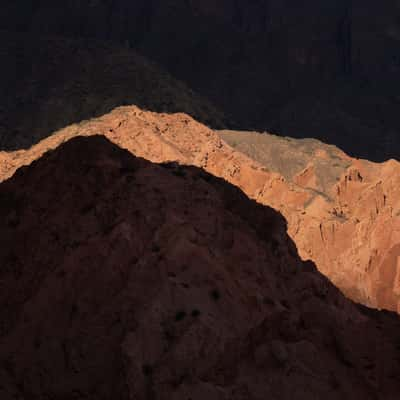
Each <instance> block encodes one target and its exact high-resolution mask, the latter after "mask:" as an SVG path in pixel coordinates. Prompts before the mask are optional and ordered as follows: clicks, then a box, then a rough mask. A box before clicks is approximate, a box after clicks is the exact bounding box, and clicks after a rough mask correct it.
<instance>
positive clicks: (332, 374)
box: [0, 108, 400, 400]
mask: <svg viewBox="0 0 400 400" xmlns="http://www.w3.org/2000/svg"><path fill="white" fill-rule="evenodd" d="M172 126H174V127H175V128H174V129H173V128H172ZM103 129H105V131H104V132H108V134H109V135H110V136H113V137H114V140H115V141H121V143H122V141H124V143H125V144H126V147H129V148H130V150H131V151H132V150H133V149H135V150H136V151H138V152H140V149H142V150H141V151H142V153H144V154H145V153H146V152H150V151H151V149H152V147H154V149H155V151H163V152H164V153H162V154H159V155H156V154H155V153H153V154H154V157H155V158H156V157H158V158H178V157H181V158H182V160H185V159H187V160H189V159H192V160H193V159H196V157H198V158H197V160H199V161H198V162H199V163H200V162H202V163H205V164H206V166H207V167H209V168H216V169H217V168H220V171H221V172H223V173H224V174H226V175H227V176H228V175H229V174H230V173H231V174H232V179H238V182H239V181H240V182H241V183H243V184H244V183H245V179H246V178H247V179H251V176H252V175H251V171H253V168H255V169H254V171H255V176H256V177H258V179H260V182H261V178H262V177H263V179H264V182H269V183H268V185H270V184H271V185H272V187H282V185H283V181H282V180H279V179H275V178H274V179H273V178H272V177H271V176H270V175H268V173H266V172H263V171H262V170H261V169H258V166H257V165H256V164H251V163H250V161H249V162H248V165H245V164H244V163H245V161H246V158H245V157H244V156H241V155H237V154H234V153H233V152H232V150H231V149H229V148H228V147H226V145H225V144H223V143H222V142H221V141H220V140H219V139H218V138H217V137H216V136H215V135H214V134H213V133H212V132H210V131H208V130H205V129H204V128H202V127H201V126H200V125H198V124H196V123H195V122H193V121H191V120H188V119H187V118H186V117H185V116H164V117H158V118H156V116H155V115H152V114H142V113H141V112H140V111H139V110H137V109H135V108H129V109H120V110H116V111H115V113H113V114H111V115H109V116H107V117H105V118H104V119H102V120H99V121H93V122H92V123H88V124H85V125H84V126H82V127H81V128H80V132H82V133H84V132H85V133H87V134H88V135H90V134H91V133H92V132H95V131H98V132H100V133H101V132H102V130H103ZM110 129H112V131H110ZM74 132H75V133H76V132H77V130H76V127H75V128H74V127H72V128H70V130H69V131H68V130H66V131H64V132H63V133H60V134H59V135H57V136H55V137H53V138H52V139H51V141H49V142H47V144H46V146H47V148H50V147H52V146H56V145H57V144H60V143H61V142H63V140H66V139H67V138H68V136H69V137H71V136H73V135H74ZM185 132H186V133H187V135H188V136H187V137H186V140H187V142H186V144H185V146H187V147H186V148H187V150H186V153H184V150H185V147H179V146H177V145H175V144H174V140H176V139H174V135H177V136H179V135H180V134H182V136H183V137H185ZM203 135H204V137H203ZM202 137H203V138H202ZM140 139H142V140H140ZM181 139H182V138H181ZM206 139H207V140H206ZM202 140H204V142H202ZM46 146H43V143H42V144H41V145H39V146H38V147H36V148H34V149H32V151H31V153H29V152H28V153H19V154H18V155H16V154H14V155H10V157H11V161H9V162H8V164H7V165H8V166H10V165H11V164H12V163H15V162H17V161H18V157H20V161H21V162H28V161H29V160H30V159H33V158H34V157H39V159H38V160H37V161H35V162H34V163H33V164H32V165H30V166H29V167H26V168H20V169H19V170H18V171H17V173H16V174H15V175H14V176H13V177H12V178H11V179H8V180H7V181H5V182H3V183H1V185H0V205H1V207H0V220H1V221H2V223H1V224H0V265H1V268H0V360H1V363H0V398H1V400H12V399H20V398H26V399H77V400H85V399H86V400H87V399H93V400H94V399H96V400H109V399H116V400H128V399H132V400H136V399H137V400H148V399H159V400H187V399H189V398H190V399H193V400H204V399H210V400H248V399H282V400H292V399H296V400H309V399H326V400H337V399H338V398H341V399H345V400H354V399H357V400H358V399H360V400H361V399H362V400H375V399H379V400H396V399H398V394H399V391H400V381H399V379H398V376H399V374H400V348H399V346H398V339H399V335H400V320H399V318H398V316H397V315H395V314H394V313H388V312H378V311H376V310H368V309H366V308H365V307H362V306H359V305H356V304H354V303H353V302H351V301H350V300H348V299H346V298H345V297H344V296H343V294H342V293H340V291H339V290H337V288H335V287H334V286H333V285H332V284H331V283H330V282H329V281H328V280H327V279H326V278H325V277H323V276H322V274H320V273H319V272H318V271H317V269H316V268H315V267H314V265H313V263H311V262H304V261H302V260H301V259H300V258H299V256H298V254H297V252H296V248H295V246H294V244H293V242H292V240H291V239H290V238H289V236H288V235H287V233H286V222H285V220H284V218H283V217H282V215H280V214H279V213H278V212H276V211H275V210H273V209H271V208H270V207H265V206H262V205H260V204H257V203H256V202H255V201H252V200H250V199H249V198H248V197H247V196H245V194H243V193H242V192H241V191H240V190H238V189H237V188H236V187H234V186H233V185H231V184H229V183H227V182H226V181H225V180H223V179H218V178H215V177H214V176H212V175H210V174H208V173H206V172H205V171H204V170H202V169H199V168H196V167H189V166H182V165H178V164H177V163H168V164H162V165H156V164H154V163H151V162H149V161H146V160H144V159H140V158H137V157H134V156H132V154H130V153H129V152H128V151H124V150H122V149H120V148H119V147H118V146H115V145H113V144H112V143H110V142H109V141H108V140H107V139H105V138H104V136H103V137H101V136H93V137H90V138H85V137H83V138H82V137H81V138H73V139H72V140H69V141H68V142H67V143H65V144H62V145H61V146H60V147H59V148H57V149H56V150H55V151H51V152H48V153H47V154H45V155H44V156H43V157H40V152H41V151H42V150H43V149H44V148H45V147H46ZM157 146H158V147H157ZM243 165H245V167H243ZM3 166H4V164H3ZM8 168H9V167H8ZM224 168H225V169H224ZM8 172H11V170H8ZM242 173H243V175H242ZM263 174H264V175H263ZM238 177H240V179H239V178H238Z"/></svg>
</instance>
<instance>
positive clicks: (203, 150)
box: [0, 107, 400, 312]
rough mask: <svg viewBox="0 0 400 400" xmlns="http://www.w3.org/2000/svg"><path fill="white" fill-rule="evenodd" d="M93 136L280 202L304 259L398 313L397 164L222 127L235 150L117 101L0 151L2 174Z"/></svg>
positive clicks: (354, 293)
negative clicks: (30, 142)
mask: <svg viewBox="0 0 400 400" xmlns="http://www.w3.org/2000/svg"><path fill="white" fill-rule="evenodd" d="M96 134H102V135H105V136H106V137H107V138H109V139H110V140H111V141H113V142H114V143H116V144H117V145H118V146H121V147H123V148H126V149H127V150H129V151H130V152H131V153H133V154H136V155H138V156H141V157H144V158H146V159H148V160H151V161H153V162H165V161H178V162H180V163H183V164H186V165H195V166H198V167H201V168H204V169H205V170H207V171H208V172H210V173H212V174H213V175H216V176H219V177H222V178H224V179H226V180H227V181H228V182H230V183H232V184H234V185H236V186H238V187H239V188H240V189H242V190H243V191H244V192H245V193H246V194H247V195H248V196H249V197H251V198H253V199H256V200H257V201H258V202H260V203H262V204H265V205H268V206H271V207H273V208H275V209H276V210H279V211H280V212H282V214H283V215H284V216H285V218H286V219H287V220H288V232H289V234H290V236H291V237H292V239H293V240H294V242H295V243H296V245H297V247H298V249H299V254H300V255H301V257H302V258H303V259H312V260H313V261H314V262H315V263H316V265H317V267H318V268H319V269H320V271H322V272H323V273H324V274H325V275H326V276H327V277H329V279H331V280H332V281H333V282H334V283H335V284H336V285H337V286H338V287H339V288H340V289H341V290H342V291H343V292H344V293H346V295H348V296H349V297H350V298H352V299H353V300H356V301H358V302H361V303H363V304H367V305H369V306H373V307H378V308H386V309H390V310H394V311H398V312H400V293H399V289H398V287H399V283H398V276H399V272H398V271H399V270H398V268H399V267H398V265H397V258H398V257H399V256H400V253H399V248H398V245H397V244H398V243H399V240H400V237H399V229H400V225H399V224H400V202H399V200H398V199H399V198H400V196H399V193H398V188H399V187H400V181H399V177H400V165H399V163H398V162H396V161H388V162H387V163H384V164H374V163H371V162H367V161H360V160H354V159H352V158H350V157H349V156H347V155H346V154H344V153H343V152H341V151H340V150H338V149H336V148H335V147H333V146H326V145H323V144H322V143H320V142H317V141H313V140H305V141H300V142H298V141H296V140H294V139H284V138H279V137H274V136H271V135H267V134H254V133H253V134H252V133H243V132H225V133H222V137H223V138H224V139H225V140H227V141H228V143H230V144H231V145H232V146H234V147H235V149H234V148H232V147H230V146H228V145H227V144H226V143H225V142H224V141H223V140H221V138H220V137H219V135H218V134H217V133H216V132H215V131H212V130H210V129H209V128H207V127H205V126H204V125H202V124H200V123H198V122H196V121H194V120H193V119H191V118H190V117H188V116H187V115H184V114H176V115H175V114H174V115H168V114H156V113H149V112H143V111H142V110H140V109H138V108H137V107H122V108H119V109H116V110H114V111H113V112H112V113H110V114H108V115H104V116H103V117H101V118H98V119H95V120H92V121H87V122H84V123H81V124H75V125H71V126H70V127H67V128H65V129H63V130H61V131H59V132H58V133H56V134H55V135H54V136H52V137H49V138H48V139H46V140H44V141H42V142H41V143H39V144H38V145H37V146H34V147H33V148H32V149H30V150H28V151H17V152H11V153H6V152H2V153H1V152H0V179H5V178H8V177H10V176H11V175H12V174H13V173H14V172H15V171H16V169H17V168H19V167H21V166H23V165H26V164H29V163H31V162H32V161H34V160H36V159H37V158H39V157H40V156H41V155H42V154H43V152H45V151H47V150H48V149H51V148H56V147H57V146H59V145H60V144H61V143H63V142H64V141H66V140H68V139H70V138H72V137H74V136H76V135H96ZM242 152H244V153H247V155H248V156H250V158H249V157H248V156H246V155H244V154H243V153H242ZM268 152H269V153H268ZM252 158H253V160H252Z"/></svg>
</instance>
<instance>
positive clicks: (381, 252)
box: [220, 131, 400, 312]
mask: <svg viewBox="0 0 400 400" xmlns="http://www.w3.org/2000/svg"><path fill="white" fill-rule="evenodd" d="M220 134H221V136H222V138H223V139H224V140H226V141H227V142H228V143H230V144H231V145H232V146H234V147H235V149H236V150H238V151H242V152H244V153H245V154H247V155H248V156H250V157H251V158H253V159H254V160H256V161H258V162H260V163H261V164H263V165H265V166H266V167H267V168H268V169H269V170H271V171H275V172H277V173H279V174H282V175H283V176H284V177H285V179H286V180H287V182H288V184H289V183H294V184H296V185H298V186H300V187H302V188H304V189H305V190H306V191H307V192H308V193H309V194H310V196H311V197H310V198H307V199H306V201H305V202H304V203H303V204H301V206H300V207H299V208H298V209H297V210H296V209H294V208H293V207H291V205H290V204H285V205H280V206H278V208H279V209H280V210H282V212H283V213H284V214H285V216H286V218H287V219H288V221H289V233H290V235H291V237H292V238H293V239H294V241H295V242H296V244H297V246H298V248H299V252H300V254H301V256H302V257H303V258H304V259H307V258H311V259H313V260H314V261H315V263H316V264H317V265H318V267H319V269H320V270H321V271H322V272H323V273H324V274H325V275H326V276H329V278H330V279H331V280H332V281H333V282H334V283H335V284H336V285H337V286H338V287H340V288H341V289H342V290H343V291H344V292H345V293H346V294H347V295H348V296H349V297H351V298H352V299H354V300H357V301H359V302H361V303H364V304H368V305H371V306H374V307H383V308H389V309H391V310H396V311H397V312H400V297H399V294H400V292H399V277H400V269H399V268H400V267H399V263H398V259H399V258H400V248H399V246H398V243H399V241H400V236H399V232H400V202H399V187H400V179H399V177H400V164H399V163H398V162H396V161H394V160H390V161H387V162H385V163H382V164H375V163H371V162H369V161H366V160H357V159H352V158H350V157H348V156H347V155H346V154H344V153H343V152H341V151H340V150H338V149H336V148H335V147H333V146H327V145H324V144H323V143H321V142H318V141H315V140H303V141H298V140H294V139H288V138H286V139H282V138H279V137H276V136H273V135H268V134H259V133H255V132H253V133H249V132H246V133H245V132H229V131H225V132H221V133H220ZM269 198H270V195H268V194H266V199H268V200H266V201H267V204H271V200H269ZM286 207H287V209H286V210H285V208H286Z"/></svg>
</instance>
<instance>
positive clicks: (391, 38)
mask: <svg viewBox="0 0 400 400" xmlns="http://www.w3.org/2000/svg"><path fill="white" fill-rule="evenodd" d="M399 18H400V6H399V3H398V2H397V1H396V0H387V1H385V2H376V1H373V0H368V1H361V0H340V1H334V2H333V1H329V2H327V1H323V0H302V1H294V0H285V1H282V0H255V1H251V2H241V1H237V0H218V1H204V0H191V1H176V0H168V1H165V0H162V1H161V0H152V1H148V0H146V1H144V0H143V1H135V2H131V1H128V0H117V1H113V2H109V1H105V0H104V1H96V2H86V3H82V2H77V1H73V0H68V1H64V2H63V3H62V4H54V2H51V1H48V0H45V1H41V2H33V1H31V0H17V1H14V2H12V3H10V4H8V5H6V6H5V7H3V8H2V10H1V11H0V26H2V27H4V28H5V29H8V30H12V31H15V30H18V31H19V32H24V33H25V34H26V35H32V34H35V33H38V32H39V33H41V34H46V35H49V34H53V35H54V34H55V35H58V36H68V37H75V38H83V37H85V38H89V37H90V38H95V39H98V40H111V41H113V42H115V43H123V44H125V45H128V46H130V47H133V48H135V49H138V50H139V51H140V52H141V53H143V54H145V55H146V56H148V57H149V58H150V59H152V60H154V61H156V62H157V63H158V64H159V65H161V66H162V67H163V68H164V69H166V70H168V71H169V72H170V73H171V74H172V75H173V76H174V77H175V78H177V79H179V80H182V81H184V82H186V83H187V85H188V86H189V87H191V88H192V89H194V90H196V91H198V92H199V93H200V94H201V95H203V96H204V97H206V98H207V99H208V100H210V101H211V102H212V103H214V104H215V105H216V107H217V108H219V109H220V110H221V111H222V112H224V114H226V115H227V116H228V117H229V118H228V120H229V121H231V123H230V127H231V128H232V127H233V128H235V129H240V130H258V131H264V130H266V131H269V132H275V133H277V134H280V135H284V136H285V135H286V136H293V137H315V138H318V139H320V140H322V141H325V142H327V143H331V144H335V145H337V146H339V147H340V148H341V149H343V150H344V151H346V152H347V153H349V154H351V155H353V156H357V157H362V158H367V159H371V160H377V161H383V160H387V159H388V158H399V156H400V154H399V152H400V139H399V125H398V118H397V114H398V109H399V107H400V100H399V95H398V93H399V89H400V79H399V73H400V59H399V54H400V22H399V21H400V19H399ZM2 76H3V79H4V75H2ZM138 105H140V104H138ZM181 111H185V110H181ZM71 122H72V121H71ZM210 122H212V120H210Z"/></svg>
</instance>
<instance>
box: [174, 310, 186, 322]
mask: <svg viewBox="0 0 400 400" xmlns="http://www.w3.org/2000/svg"><path fill="white" fill-rule="evenodd" d="M185 318H186V312H185V311H178V312H177V313H176V314H175V321H176V322H179V321H183V320H184V319H185Z"/></svg>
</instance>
